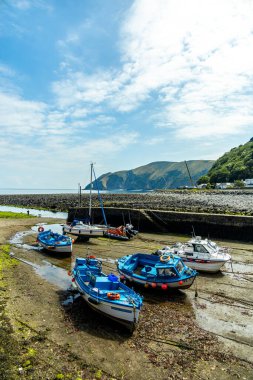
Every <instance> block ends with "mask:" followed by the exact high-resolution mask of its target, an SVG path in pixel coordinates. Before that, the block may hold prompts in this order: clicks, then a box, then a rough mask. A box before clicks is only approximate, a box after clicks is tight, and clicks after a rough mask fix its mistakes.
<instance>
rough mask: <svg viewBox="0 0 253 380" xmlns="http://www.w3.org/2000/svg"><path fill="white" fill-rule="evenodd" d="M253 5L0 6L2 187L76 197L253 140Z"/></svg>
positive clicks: (194, 0)
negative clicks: (122, 174) (152, 167)
mask: <svg viewBox="0 0 253 380" xmlns="http://www.w3.org/2000/svg"><path fill="white" fill-rule="evenodd" d="M252 105H253V0H240V1H238V0H155V1H154V0H0V188H76V187H78V184H79V183H80V184H81V185H83V186H86V185H87V184H88V183H89V176H90V174H89V173H90V163H91V162H94V168H95V172H96V176H97V177H99V176H100V175H102V174H104V173H107V172H115V171H119V170H129V169H133V168H136V167H139V166H142V165H146V164H148V163H150V162H154V161H173V162H175V161H177V162H178V161H185V160H209V159H210V160H216V159H217V158H219V157H220V156H221V155H223V154H224V153H225V152H227V151H229V150H230V149H232V148H233V147H235V146H238V145H240V144H244V143H246V142H247V141H249V140H250V138H251V137H252V136H253V128H252V125H253V106H252Z"/></svg>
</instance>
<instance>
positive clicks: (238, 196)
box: [0, 189, 253, 241]
mask: <svg viewBox="0 0 253 380" xmlns="http://www.w3.org/2000/svg"><path fill="white" fill-rule="evenodd" d="M102 198H103V204H104V207H105V210H106V217H107V222H108V223H109V224H111V225H119V224H122V223H124V222H126V223H127V222H128V221H131V222H132V223H133V224H134V226H135V227H136V228H137V229H139V230H140V231H141V232H145V231H152V232H166V233H167V232H178V233H186V234H191V231H192V227H193V226H194V229H195V232H196V233H197V234H200V235H203V236H208V235H210V236H212V237H222V238H233V239H237V240H250V241H252V240H253V237H252V236H253V235H252V231H253V191H251V190H246V189H243V190H229V191H228V190H226V191H221V190H217V191H195V190H164V191H154V192H149V193H138V194H133V193H128V194H116V193H115V194H102ZM0 204H2V205H11V206H23V207H25V208H27V209H29V208H39V209H48V210H52V211H68V215H69V217H68V219H69V221H71V220H72V219H73V218H74V217H75V218H77V217H78V218H82V217H87V214H88V212H87V210H88V207H89V194H82V197H81V202H80V198H79V197H78V195H77V194H29V195H28V194H27V195H0ZM92 207H93V212H92V214H93V222H96V223H100V222H101V207H100V201H99V199H98V196H97V194H95V193H94V194H93V196H92Z"/></svg>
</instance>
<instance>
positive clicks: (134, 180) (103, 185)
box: [85, 160, 214, 190]
mask: <svg viewBox="0 0 253 380" xmlns="http://www.w3.org/2000/svg"><path fill="white" fill-rule="evenodd" d="M213 163H214V161H211V160H193V161H187V166H188V168H189V171H190V175H191V178H192V181H193V183H194V184H195V183H196V181H197V180H198V179H199V178H200V177H201V176H203V175H205V174H206V173H207V172H208V171H209V169H210V168H211V167H212V165H213ZM93 185H94V187H95V188H97V187H98V188H99V190H115V189H121V190H140V189H141V190H154V189H168V188H177V187H179V186H192V183H191V180H190V178H189V174H188V171H187V167H186V164H185V162H184V161H183V162H168V161H158V162H152V163H150V164H148V165H144V166H140V167H138V168H135V169H132V170H122V171H118V172H114V173H106V174H103V175H101V176H100V177H99V178H98V179H97V184H94V183H93ZM89 188H90V184H88V185H87V186H86V188H85V190H88V189H89Z"/></svg>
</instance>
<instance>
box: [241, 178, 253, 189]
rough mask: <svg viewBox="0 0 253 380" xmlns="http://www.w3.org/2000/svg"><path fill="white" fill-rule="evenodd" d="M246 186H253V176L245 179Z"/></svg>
mask: <svg viewBox="0 0 253 380" xmlns="http://www.w3.org/2000/svg"><path fill="white" fill-rule="evenodd" d="M243 182H244V184H245V187H253V178H248V179H245V180H244V181H243Z"/></svg>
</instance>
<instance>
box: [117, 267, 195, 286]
mask: <svg viewBox="0 0 253 380" xmlns="http://www.w3.org/2000/svg"><path fill="white" fill-rule="evenodd" d="M119 273H120V274H121V275H122V276H124V277H125V278H126V279H127V280H128V281H130V282H134V283H136V284H140V285H143V286H145V287H151V288H162V287H163V285H167V288H168V289H174V290H176V289H188V288H190V287H191V286H192V284H193V283H194V280H195V278H196V276H193V277H190V278H187V279H185V280H177V281H173V282H160V281H148V280H146V279H145V278H141V277H140V276H134V275H129V274H127V273H126V272H124V271H122V270H119Z"/></svg>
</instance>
